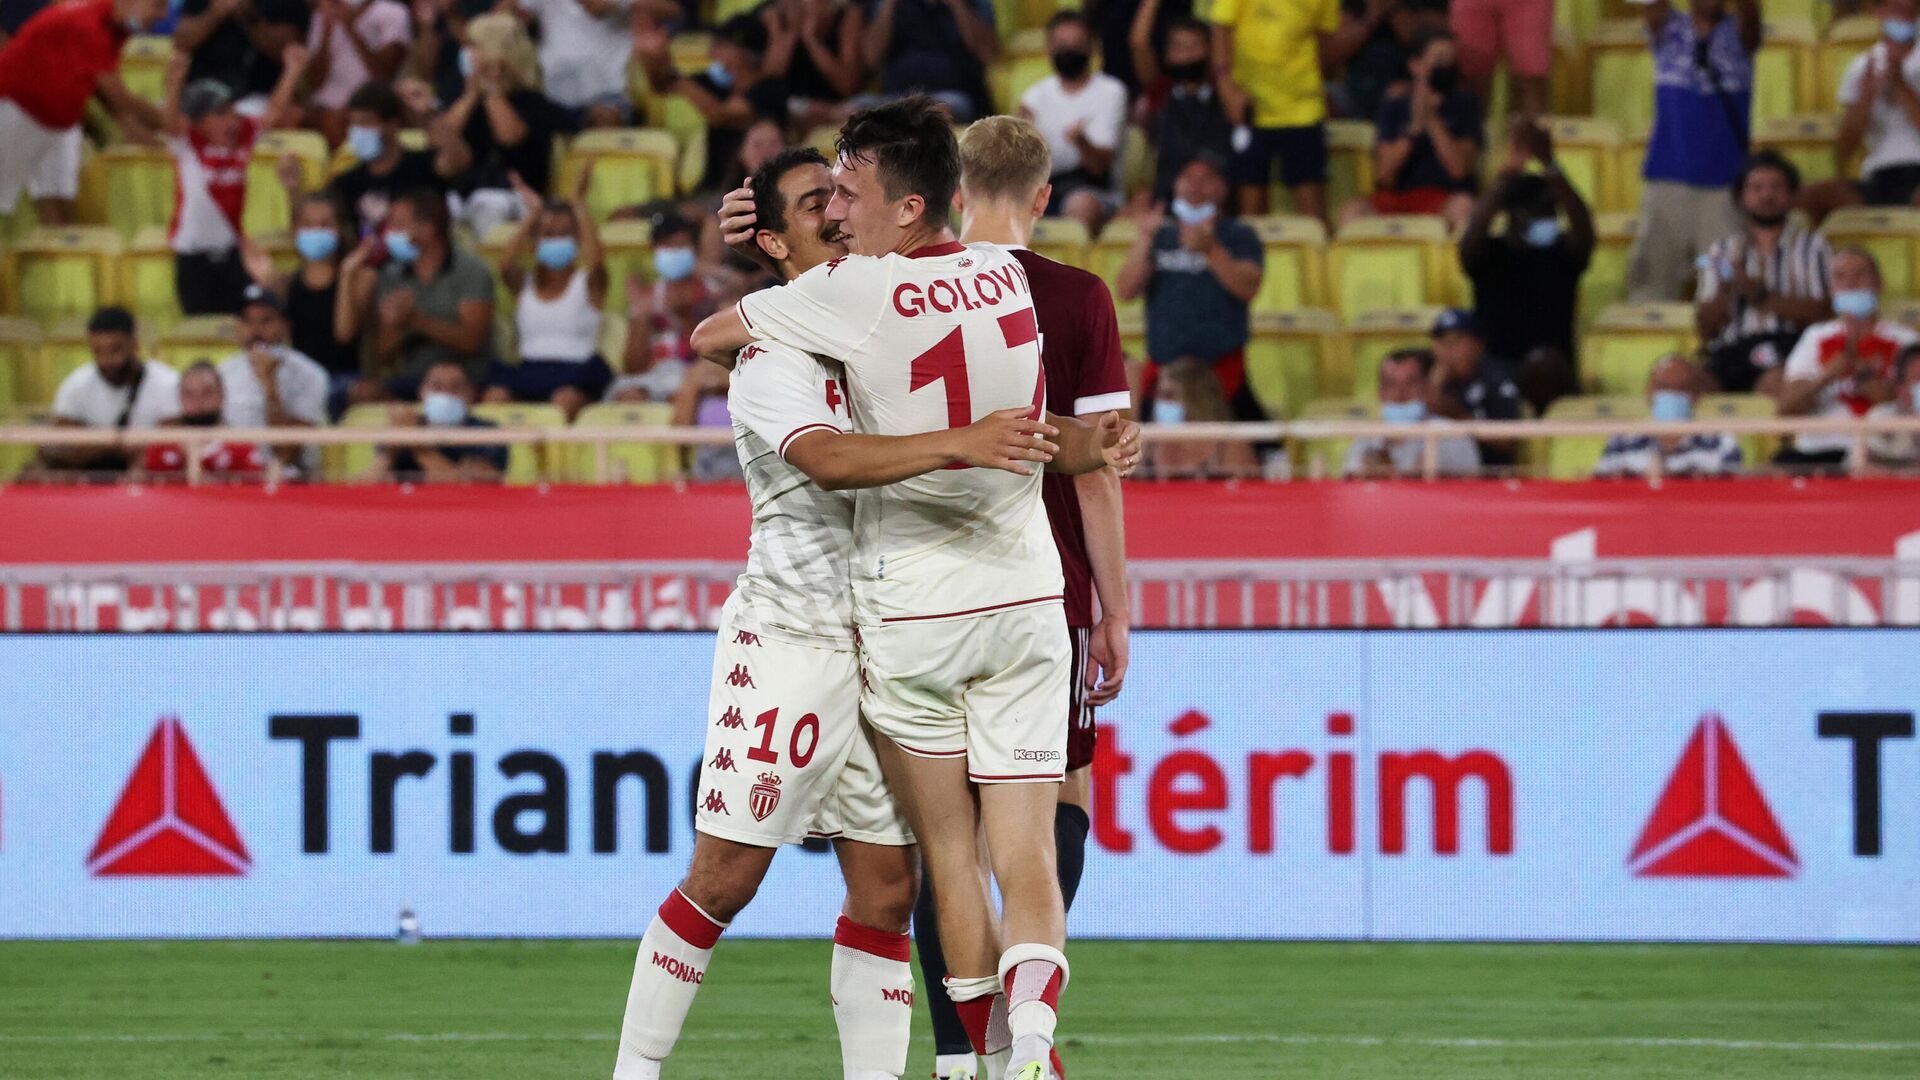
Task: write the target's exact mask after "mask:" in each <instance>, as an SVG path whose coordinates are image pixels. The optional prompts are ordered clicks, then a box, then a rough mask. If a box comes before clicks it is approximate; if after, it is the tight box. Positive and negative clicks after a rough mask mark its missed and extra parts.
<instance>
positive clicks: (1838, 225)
mask: <svg viewBox="0 0 1920 1080" xmlns="http://www.w3.org/2000/svg"><path fill="white" fill-rule="evenodd" d="M1820 231H1821V232H1823V233H1825V234H1826V237H1827V240H1828V241H1829V242H1831V243H1832V244H1833V245H1834V246H1835V247H1846V246H1857V247H1863V248H1866V249H1867V250H1868V251H1871V252H1873V257H1874V258H1875V259H1876V260H1877V261H1878V262H1879V263H1880V280H1881V283H1882V285H1883V286H1884V293H1885V295H1887V296H1893V297H1907V296H1916V295H1920V289H1916V287H1915V286H1916V282H1915V281H1914V263H1915V253H1914V247H1915V245H1916V244H1920V209H1915V208H1914V207H1910V206H1848V207H1842V208H1841V209H1839V210H1835V211H1834V212H1833V213H1831V214H1829V215H1828V216H1827V220H1826V222H1825V223H1824V224H1823V225H1821V227H1820Z"/></svg>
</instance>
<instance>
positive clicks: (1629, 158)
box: [1613, 135, 1647, 210]
mask: <svg viewBox="0 0 1920 1080" xmlns="http://www.w3.org/2000/svg"><path fill="white" fill-rule="evenodd" d="M1618 161H1619V165H1618V166H1617V167H1616V168H1615V169H1614V171H1613V175H1614V180H1615V182H1616V183H1617V184H1618V185H1619V188H1620V192H1619V196H1618V201H1619V203H1620V208H1621V209H1622V210H1638V209H1640V189H1641V188H1642V187H1643V186H1645V184H1646V177H1644V176H1642V175H1641V172H1640V169H1641V166H1643V165H1645V164H1646V161H1647V139H1646V136H1644V135H1643V136H1641V137H1640V138H1637V139H1628V140H1627V141H1626V142H1624V143H1622V144H1621V145H1620V157H1619V159H1618Z"/></svg>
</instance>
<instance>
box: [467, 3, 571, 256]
mask: <svg viewBox="0 0 1920 1080" xmlns="http://www.w3.org/2000/svg"><path fill="white" fill-rule="evenodd" d="M461 56H462V57H463V59H462V60H461V61H460V63H461V66H462V67H463V68H465V69H466V71H467V72H468V76H467V85H466V89H465V90H463V91H462V92H461V94H460V96H459V98H457V99H455V101H454V103H453V104H452V105H449V106H447V115H446V122H447V125H448V126H449V127H450V128H452V129H453V130H455V131H458V132H459V133H460V138H461V141H462V142H464V143H465V144H466V146H467V149H469V150H470V151H472V152H473V164H472V165H471V166H470V167H469V168H468V169H467V171H466V172H464V173H462V174H461V175H460V176H459V178H458V179H457V180H456V181H455V182H454V193H455V199H456V203H457V206H458V209H457V210H456V212H455V217H456V218H457V219H458V220H459V221H460V222H461V223H462V224H464V225H466V226H467V227H468V228H469V229H472V230H473V235H475V236H478V237H486V236H487V235H488V234H489V233H491V232H493V230H494V229H496V228H498V227H499V226H501V225H505V224H508V223H509V222H513V221H518V220H520V218H521V216H522V213H523V212H524V210H525V207H524V206H523V204H522V201H521V199H520V197H519V195H517V194H515V192H514V185H513V182H512V180H511V179H510V177H511V176H512V175H513V174H515V173H518V174H519V176H520V178H521V179H522V180H524V181H526V183H527V184H528V185H529V186H531V187H532V188H533V189H534V190H535V191H546V190H547V188H548V183H549V181H550V180H551V179H552V176H553V139H554V136H555V135H557V134H559V133H560V131H562V130H563V129H564V127H565V124H566V118H565V115H564V111H563V110H562V109H561V108H560V107H559V106H558V105H555V104H554V103H553V102H552V101H550V100H548V99H547V96H546V95H545V94H543V93H541V91H540V65H539V62H538V61H537V60H535V58H534V51H533V40H532V39H531V38H529V37H527V28H526V27H525V26H524V25H522V24H521V22H520V20H518V19H516V18H514V17H513V16H511V15H504V14H495V15H485V16H482V17H481V18H478V19H475V20H473V21H472V22H470V23H468V24H467V46H466V48H464V49H462V50H461Z"/></svg>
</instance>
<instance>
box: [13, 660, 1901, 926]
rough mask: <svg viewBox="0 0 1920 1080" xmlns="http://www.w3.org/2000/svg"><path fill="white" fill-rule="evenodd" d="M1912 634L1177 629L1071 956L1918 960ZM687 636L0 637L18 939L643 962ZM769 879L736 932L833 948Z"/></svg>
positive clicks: (1151, 679) (682, 830) (1098, 850)
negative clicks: (1087, 948)
mask: <svg viewBox="0 0 1920 1080" xmlns="http://www.w3.org/2000/svg"><path fill="white" fill-rule="evenodd" d="M1915 655H1920V632H1917V631H1894V630H1862V631H1848V630H1754V631H1735V630H1713V631H1617V632H1610V631H1573V632H1551V631H1503V632H1447V631H1441V632H1411V631H1409V632H1347V633H1341V632H1330V633H1302V632H1244V633H1241V632H1185V633H1182V632H1163V633H1143V634H1140V635H1137V636H1136V637H1135V639H1134V648H1133V660H1132V667H1131V670H1130V673H1129V676H1128V680H1127V686H1126V690H1125V693H1124V694H1123V696H1122V698H1121V700H1120V701H1119V702H1118V703H1117V704H1116V705H1115V706H1113V707H1111V708H1109V709H1107V710H1104V711H1103V713H1102V714H1101V722H1102V726H1103V729H1104V736H1103V750H1102V754H1101V757H1100V760H1099V761H1098V762H1097V763H1096V766H1095V776H1094V782H1093V787H1094V791H1095V808H1094V829H1093V838H1092V841H1091V843H1090V848H1089V858H1088V865H1087V872H1086V878H1085V881H1084V883H1083V885H1082V887H1081V892H1080V899H1079V901H1078V902H1077V903H1076V905H1075V908H1074V911H1073V914H1072V920H1071V928H1072V931H1073V933H1075V934H1077V935H1081V936H1098V937H1141V938H1152V937H1183V938H1184V937H1221V938H1265V937H1285V938H1296V937H1307V938H1328V939H1408V938H1427V939H1513V940H1531V939H1557V940H1674V939H1688V940H1780V941H1917V940H1920V742H1917V741H1916V739H1915V738H1914V720H1913V714H1914V711H1915V704H1916V702H1920V668H1917V667H1916V665H1915V664H1914V663H1913V657H1914V656H1915ZM711 659H712V641H711V638H710V637H708V636H705V635H699V634H646V633H641V634H474V635H463V634H419V635H414V634H399V635H377V634H375V635H353V634H320V635H230V636H229V635H178V636H140V635H128V636H112V635H80V636H19V637H0V936H4V937H120V936H125V937H144V936H156V937H181V936H216V937H242V936H300V937H308V936H378V935H385V934H389V933H391V932H392V931H393V928H394V925H395V922H396V918H397V916H398V914H399V912H400V911H401V910H402V909H407V910H411V911H413V912H416V913H417V914H418V917H419V920H420V923H421V925H422V928H423V929H424V931H425V932H426V933H427V934H429V935H446V936H493V935H507V936H583V935H600V936H638V934H639V933H640V932H641V931H642V930H643V929H644V927H645V925H646V923H647V921H648V919H649V918H650V917H651V915H652V912H653V910H654V908H655V907H656V906H657V904H658V903H659V900H660V898H661V897H662V896H663V895H664V894H665V892H666V890H668V889H669V888H671V887H672V886H673V884H674V883H675V882H677V881H678V879H679V877H680V875H681V873H682V872H683V871H684V869H685V866H686V861H687V857H688V853H689V851H690V849H691V844H692V831H691V815H692V807H693V805H694V802H695V801H696V800H697V799H698V798H699V797H700V789H699V786H698V777H697V769H698V764H699V759H700V754H701V747H702V743H703V740H704V736H705V725H706V724H708V723H711V722H712V718H711V717H706V716H705V713H706V711H707V686H706V680H707V678H708V677H709V674H710V664H711ZM840 895H841V886H840V883H839V880H838V877H837V869H836V866H835V863H834V860H833V859H832V858H831V857H830V856H829V855H826V854H824V853H816V852H810V851H806V850H803V849H800V848H793V849H789V850H788V851H786V852H783V853H782V855H781V857H780V858H779V859H777V860H776V861H775V864H774V869H773V872H772V874H771V876H770V878H769V880H768V882H767V884H766V886H765V887H764V888H763V889H762V890H761V892H760V895H759V898H758V899H757V900H756V901H755V903H754V904H753V906H752V907H751V908H750V909H749V910H748V911H747V912H746V913H745V914H744V915H743V916H742V917H741V918H740V920H739V921H738V922H737V923H736V924H735V927H734V930H733V931H731V932H732V933H736V934H745V935H765V936H825V935H827V934H830V933H831V930H832V926H833V922H834V917H835V915H836V914H837V912H838V909H839V905H840Z"/></svg>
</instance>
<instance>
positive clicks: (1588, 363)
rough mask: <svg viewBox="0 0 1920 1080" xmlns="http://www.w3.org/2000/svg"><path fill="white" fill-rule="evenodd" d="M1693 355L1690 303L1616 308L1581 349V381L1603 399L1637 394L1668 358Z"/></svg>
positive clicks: (1603, 316)
mask: <svg viewBox="0 0 1920 1080" xmlns="http://www.w3.org/2000/svg"><path fill="white" fill-rule="evenodd" d="M1693 351H1694V333H1693V306H1692V305H1691V304H1616V305H1614V306H1613V307H1611V308H1608V309H1607V310H1606V311H1603V312H1601V313H1600V317H1599V318H1597V319H1595V320H1594V322H1593V326H1592V328H1591V329H1589V330H1588V331H1587V334H1586V337H1585V338H1584V339H1583V341H1582V343H1581V346H1580V382H1581V385H1582V386H1584V387H1586V388H1587V389H1588V390H1591V391H1594V392H1597V393H1603V394H1639V393H1644V392H1645V391H1646V388H1647V373H1648V372H1649V371H1652V370H1653V365H1654V364H1655V363H1657V362H1658V361H1659V360H1660V358H1661V357H1663V356H1665V355H1667V354H1668V353H1673V352H1678V353H1683V354H1688V355H1691V354H1692V352H1693Z"/></svg>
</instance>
